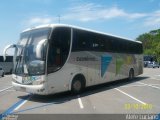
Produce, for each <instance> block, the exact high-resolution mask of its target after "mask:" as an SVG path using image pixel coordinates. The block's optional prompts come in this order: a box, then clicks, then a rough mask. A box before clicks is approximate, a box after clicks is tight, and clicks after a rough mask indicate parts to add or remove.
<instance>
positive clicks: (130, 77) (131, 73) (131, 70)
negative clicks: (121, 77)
mask: <svg viewBox="0 0 160 120" xmlns="http://www.w3.org/2000/svg"><path fill="white" fill-rule="evenodd" d="M128 79H129V80H133V79H134V69H133V68H131V69H130V71H129V76H128Z"/></svg>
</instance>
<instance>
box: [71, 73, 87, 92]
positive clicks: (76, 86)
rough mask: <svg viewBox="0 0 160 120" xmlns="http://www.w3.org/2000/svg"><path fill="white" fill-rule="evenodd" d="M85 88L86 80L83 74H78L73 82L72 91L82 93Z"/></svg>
mask: <svg viewBox="0 0 160 120" xmlns="http://www.w3.org/2000/svg"><path fill="white" fill-rule="evenodd" d="M84 88H85V82H84V77H83V76H76V77H75V78H74V79H73V82H72V88H71V91H72V93H73V94H79V93H81V92H82V91H83V90H84Z"/></svg>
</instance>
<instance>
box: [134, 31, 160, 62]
mask: <svg viewBox="0 0 160 120" xmlns="http://www.w3.org/2000/svg"><path fill="white" fill-rule="evenodd" d="M136 40H138V41H141V42H142V44H143V51H144V55H154V56H156V58H157V60H158V62H160V29H158V30H152V31H150V32H149V33H144V34H142V35H139V36H138V37H137V39H136Z"/></svg>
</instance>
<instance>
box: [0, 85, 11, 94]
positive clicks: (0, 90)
mask: <svg viewBox="0 0 160 120" xmlns="http://www.w3.org/2000/svg"><path fill="white" fill-rule="evenodd" d="M12 87H13V86H9V87H7V88H5V89H2V90H0V93H1V92H3V91H6V90H8V89H10V88H12Z"/></svg>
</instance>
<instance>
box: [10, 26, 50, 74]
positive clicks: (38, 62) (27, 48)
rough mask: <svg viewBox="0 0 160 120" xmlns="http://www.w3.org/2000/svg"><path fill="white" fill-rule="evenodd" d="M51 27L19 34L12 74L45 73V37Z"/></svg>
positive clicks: (46, 37) (47, 35)
mask: <svg viewBox="0 0 160 120" xmlns="http://www.w3.org/2000/svg"><path fill="white" fill-rule="evenodd" d="M50 31H51V29H50V28H43V29H36V30H31V31H27V32H23V33H22V34H21V35H20V40H19V42H18V44H17V45H18V46H20V47H18V48H17V50H16V51H15V56H14V62H15V63H14V71H13V72H14V74H17V75H42V74H44V73H45V64H46V63H45V61H46V50H47V39H48V37H49V34H50Z"/></svg>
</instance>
